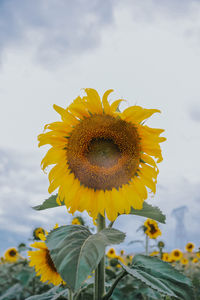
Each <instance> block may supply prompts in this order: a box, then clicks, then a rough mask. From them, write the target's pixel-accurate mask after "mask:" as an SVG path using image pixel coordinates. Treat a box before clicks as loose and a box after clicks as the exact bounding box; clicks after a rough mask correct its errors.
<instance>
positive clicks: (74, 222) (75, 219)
mask: <svg viewBox="0 0 200 300" xmlns="http://www.w3.org/2000/svg"><path fill="white" fill-rule="evenodd" d="M72 225H81V222H80V221H79V219H78V218H74V219H73V220H72Z"/></svg>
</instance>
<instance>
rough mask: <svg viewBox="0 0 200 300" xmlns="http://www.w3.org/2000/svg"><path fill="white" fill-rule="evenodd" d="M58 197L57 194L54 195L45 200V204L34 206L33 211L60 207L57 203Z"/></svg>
mask: <svg viewBox="0 0 200 300" xmlns="http://www.w3.org/2000/svg"><path fill="white" fill-rule="evenodd" d="M57 196H58V195H57V194H56V195H52V196H51V197H49V198H48V199H46V200H44V202H43V203H42V204H40V205H37V206H33V209H35V210H44V209H48V208H53V207H59V206H60V205H59V204H58V203H57V202H56V198H57ZM61 205H62V206H63V205H64V203H62V204H61Z"/></svg>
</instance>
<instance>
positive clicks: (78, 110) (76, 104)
mask: <svg viewBox="0 0 200 300" xmlns="http://www.w3.org/2000/svg"><path fill="white" fill-rule="evenodd" d="M68 110H69V111H70V112H71V113H72V114H73V115H76V117H78V118H79V119H83V117H89V116H90V114H89V112H88V110H87V107H86V104H85V102H84V100H83V99H82V98H81V97H80V96H78V97H77V98H76V99H75V100H74V101H73V102H72V104H70V105H69V106H68Z"/></svg>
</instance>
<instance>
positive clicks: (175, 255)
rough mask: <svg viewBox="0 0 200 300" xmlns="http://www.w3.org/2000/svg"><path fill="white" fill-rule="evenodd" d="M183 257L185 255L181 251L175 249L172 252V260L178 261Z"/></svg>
mask: <svg viewBox="0 0 200 300" xmlns="http://www.w3.org/2000/svg"><path fill="white" fill-rule="evenodd" d="M182 256H183V253H182V252H181V250H179V249H174V250H173V251H172V252H171V258H172V260H174V261H178V260H180V259H181V258H182Z"/></svg>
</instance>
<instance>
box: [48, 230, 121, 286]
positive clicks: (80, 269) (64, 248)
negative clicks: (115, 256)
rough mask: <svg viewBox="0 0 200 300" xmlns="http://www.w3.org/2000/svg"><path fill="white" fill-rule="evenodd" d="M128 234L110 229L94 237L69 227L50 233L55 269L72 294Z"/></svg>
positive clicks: (49, 238)
mask: <svg viewBox="0 0 200 300" xmlns="http://www.w3.org/2000/svg"><path fill="white" fill-rule="evenodd" d="M124 238H125V234H124V233H122V232H121V231H119V230H116V229H112V228H107V229H104V230H102V231H100V232H99V233H96V234H92V233H91V232H90V231H89V229H87V228H86V227H84V226H79V225H67V226H62V227H59V228H57V229H55V230H53V231H51V232H50V234H49V235H48V236H47V240H46V244H47V247H48V249H49V250H50V255H51V258H52V260H53V262H54V264H55V266H56V269H57V270H58V272H59V273H60V275H61V276H62V278H63V279H64V280H65V281H66V282H67V284H68V285H69V286H70V288H71V289H72V290H73V291H77V290H78V289H79V288H80V287H81V284H82V283H83V281H84V280H86V279H87V277H88V275H90V274H91V272H92V271H93V270H95V269H96V267H97V265H98V264H99V262H100V260H101V259H102V257H103V255H104V252H105V247H106V246H108V245H110V244H119V243H121V242H122V241H123V240H124Z"/></svg>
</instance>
